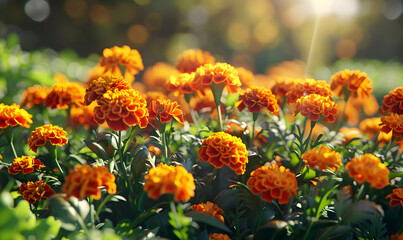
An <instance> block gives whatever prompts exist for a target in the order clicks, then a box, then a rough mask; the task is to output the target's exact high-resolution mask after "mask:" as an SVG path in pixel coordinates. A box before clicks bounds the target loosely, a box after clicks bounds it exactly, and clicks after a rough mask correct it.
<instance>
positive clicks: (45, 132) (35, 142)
mask: <svg viewBox="0 0 403 240" xmlns="http://www.w3.org/2000/svg"><path fill="white" fill-rule="evenodd" d="M47 142H49V143H50V144H52V145H58V146H63V145H65V144H66V143H67V142H68V139H67V138H66V132H65V131H64V130H63V128H61V127H59V126H53V125H52V124H48V125H43V126H41V127H37V128H36V129H35V131H32V132H31V137H30V138H28V144H29V149H31V150H32V151H33V152H37V150H38V147H39V146H43V145H45V144H46V143H47Z"/></svg>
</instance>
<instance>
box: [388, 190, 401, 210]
mask: <svg viewBox="0 0 403 240" xmlns="http://www.w3.org/2000/svg"><path fill="white" fill-rule="evenodd" d="M386 198H389V199H390V202H389V204H390V206H392V207H396V206H398V205H399V204H400V205H402V207H403V188H395V189H393V192H392V193H391V194H389V195H388V196H386Z"/></svg>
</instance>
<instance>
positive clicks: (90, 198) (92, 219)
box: [88, 196, 95, 229]
mask: <svg viewBox="0 0 403 240" xmlns="http://www.w3.org/2000/svg"><path fill="white" fill-rule="evenodd" d="M93 202H94V200H93V198H92V196H89V197H88V203H89V205H90V218H91V228H92V229H95V220H94V212H93V211H94V205H93Z"/></svg>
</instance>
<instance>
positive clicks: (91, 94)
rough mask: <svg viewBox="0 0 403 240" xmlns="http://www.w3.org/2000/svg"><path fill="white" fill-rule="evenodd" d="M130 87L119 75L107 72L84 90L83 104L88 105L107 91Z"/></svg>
mask: <svg viewBox="0 0 403 240" xmlns="http://www.w3.org/2000/svg"><path fill="white" fill-rule="evenodd" d="M131 88H132V87H131V86H130V84H129V83H128V82H127V81H126V80H125V79H123V78H122V77H121V76H116V75H110V74H107V75H105V76H104V77H101V78H98V79H96V80H94V81H93V82H92V84H91V85H90V86H89V88H87V89H86V90H85V96H84V104H85V105H90V104H91V103H92V102H93V101H95V100H98V99H100V98H101V97H102V95H103V94H104V93H106V92H107V91H114V90H115V89H116V90H118V91H120V90H128V89H131Z"/></svg>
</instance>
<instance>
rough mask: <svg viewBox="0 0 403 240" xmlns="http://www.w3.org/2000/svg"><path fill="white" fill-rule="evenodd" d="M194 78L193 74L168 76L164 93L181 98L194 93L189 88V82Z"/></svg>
mask: <svg viewBox="0 0 403 240" xmlns="http://www.w3.org/2000/svg"><path fill="white" fill-rule="evenodd" d="M194 77H195V73H194V72H192V73H180V74H178V75H177V76H175V75H172V76H170V77H169V78H168V79H167V80H166V82H165V85H164V91H165V92H166V93H170V92H173V93H174V95H175V96H183V95H184V94H186V93H192V92H194V91H195V89H194V88H192V86H191V82H192V81H193V79H194Z"/></svg>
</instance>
